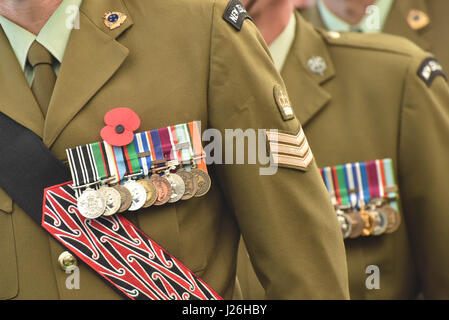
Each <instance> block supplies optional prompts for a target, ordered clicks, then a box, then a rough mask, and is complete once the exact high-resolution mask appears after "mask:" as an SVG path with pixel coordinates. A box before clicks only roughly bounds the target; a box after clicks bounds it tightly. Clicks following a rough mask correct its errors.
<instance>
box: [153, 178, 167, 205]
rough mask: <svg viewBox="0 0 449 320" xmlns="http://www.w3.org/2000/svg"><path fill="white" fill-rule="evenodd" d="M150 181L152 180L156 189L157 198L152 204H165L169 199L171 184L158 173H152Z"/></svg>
mask: <svg viewBox="0 0 449 320" xmlns="http://www.w3.org/2000/svg"><path fill="white" fill-rule="evenodd" d="M150 181H151V182H153V184H154V186H155V187H156V190H157V199H156V201H155V202H154V205H155V206H161V205H163V204H166V203H167V202H168V200H170V196H171V194H172V186H171V184H170V182H168V180H167V179H165V178H163V177H161V176H160V175H158V174H153V175H152V176H151V177H150Z"/></svg>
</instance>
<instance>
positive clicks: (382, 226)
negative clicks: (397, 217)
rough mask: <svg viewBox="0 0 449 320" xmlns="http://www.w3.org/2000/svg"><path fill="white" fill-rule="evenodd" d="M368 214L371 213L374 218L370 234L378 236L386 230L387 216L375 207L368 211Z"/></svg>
mask: <svg viewBox="0 0 449 320" xmlns="http://www.w3.org/2000/svg"><path fill="white" fill-rule="evenodd" d="M369 214H371V215H372V216H373V219H374V229H373V232H372V233H371V234H372V235H373V236H380V235H381V234H383V233H384V232H385V231H386V230H387V227H388V217H387V215H386V214H385V212H383V211H380V210H377V209H374V210H372V211H369Z"/></svg>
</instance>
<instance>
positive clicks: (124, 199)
mask: <svg viewBox="0 0 449 320" xmlns="http://www.w3.org/2000/svg"><path fill="white" fill-rule="evenodd" d="M112 188H114V189H115V190H117V191H118V192H119V193H120V200H121V205H120V209H118V213H123V212H125V211H126V210H128V209H129V207H131V204H132V201H133V200H132V196H131V192H129V190H128V189H127V188H125V187H124V186H121V185H119V184H118V185H116V186H113V187H112Z"/></svg>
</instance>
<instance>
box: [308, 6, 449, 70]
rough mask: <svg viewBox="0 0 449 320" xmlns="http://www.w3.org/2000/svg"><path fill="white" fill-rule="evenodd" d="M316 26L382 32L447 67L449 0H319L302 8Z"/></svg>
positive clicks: (340, 29)
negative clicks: (407, 40) (405, 40)
mask: <svg viewBox="0 0 449 320" xmlns="http://www.w3.org/2000/svg"><path fill="white" fill-rule="evenodd" d="M301 14H302V15H303V17H304V18H306V19H307V20H309V21H310V22H312V23H313V24H314V25H315V26H316V27H319V28H325V29H328V30H334V31H359V32H366V33H372V32H385V33H391V34H394V35H398V36H402V37H406V38H407V39H409V40H411V41H413V42H414V43H415V44H417V45H418V46H420V47H421V48H422V49H424V50H426V51H429V52H432V53H434V54H435V56H436V57H437V58H438V61H439V62H440V63H441V65H442V66H443V68H444V69H445V70H448V69H449V41H448V40H449V33H448V30H449V19H448V18H447V17H448V14H449V1H447V0H397V1H394V0H377V1H376V0H318V1H317V3H316V5H315V6H309V7H308V8H307V9H304V10H301Z"/></svg>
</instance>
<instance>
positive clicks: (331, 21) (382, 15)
mask: <svg viewBox="0 0 449 320" xmlns="http://www.w3.org/2000/svg"><path fill="white" fill-rule="evenodd" d="M392 5H393V0H377V1H376V3H375V6H377V8H378V10H379V24H378V25H376V24H375V21H373V22H374V24H373V23H372V22H371V21H368V16H369V15H366V16H365V17H363V19H362V21H360V22H359V24H357V25H355V26H352V25H350V24H348V23H347V22H345V21H343V20H342V19H340V18H339V17H337V16H336V15H335V14H334V13H333V12H332V11H330V10H329V9H328V8H327V7H326V5H325V4H324V2H323V1H322V0H318V4H317V7H318V10H319V12H320V14H321V17H322V19H323V21H324V24H325V25H326V28H327V29H329V30H335V31H345V32H349V31H355V30H359V31H361V32H364V33H376V32H381V31H382V29H383V26H384V25H385V22H386V20H387V18H388V15H389V13H390V10H391V6H392Z"/></svg>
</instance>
